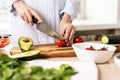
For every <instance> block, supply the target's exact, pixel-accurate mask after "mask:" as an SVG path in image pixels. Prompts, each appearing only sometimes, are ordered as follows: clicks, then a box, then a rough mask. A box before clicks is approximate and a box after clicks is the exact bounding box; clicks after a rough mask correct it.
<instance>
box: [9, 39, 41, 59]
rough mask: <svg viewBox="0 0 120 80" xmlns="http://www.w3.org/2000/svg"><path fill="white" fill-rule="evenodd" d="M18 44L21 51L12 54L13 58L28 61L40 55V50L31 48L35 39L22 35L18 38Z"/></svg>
mask: <svg viewBox="0 0 120 80" xmlns="http://www.w3.org/2000/svg"><path fill="white" fill-rule="evenodd" d="M18 44H19V47H20V49H21V52H19V53H17V54H13V55H11V56H10V57H11V58H16V59H19V60H24V61H28V60H32V59H36V58H38V57H39V56H40V50H31V47H32V46H33V40H32V39H31V38H29V37H20V38H19V39H18Z"/></svg>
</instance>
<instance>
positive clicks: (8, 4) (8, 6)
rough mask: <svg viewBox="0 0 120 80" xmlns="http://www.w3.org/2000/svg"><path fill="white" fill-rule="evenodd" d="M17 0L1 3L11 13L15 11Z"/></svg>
mask: <svg viewBox="0 0 120 80" xmlns="http://www.w3.org/2000/svg"><path fill="white" fill-rule="evenodd" d="M15 1H17V0H1V1H0V3H1V5H3V7H4V8H6V9H7V10H9V11H13V7H12V5H13V3H14V2H15Z"/></svg>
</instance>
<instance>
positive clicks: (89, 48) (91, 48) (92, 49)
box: [85, 46, 95, 51]
mask: <svg viewBox="0 0 120 80" xmlns="http://www.w3.org/2000/svg"><path fill="white" fill-rule="evenodd" d="M85 49H86V50H91V51H95V48H93V47H92V46H90V47H87V48H85Z"/></svg>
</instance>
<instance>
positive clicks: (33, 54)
mask: <svg viewBox="0 0 120 80" xmlns="http://www.w3.org/2000/svg"><path fill="white" fill-rule="evenodd" d="M39 55H40V50H31V51H27V52H20V53H19V54H14V55H11V56H10V57H11V58H17V59H19V60H24V61H29V60H32V59H35V58H38V57H39Z"/></svg>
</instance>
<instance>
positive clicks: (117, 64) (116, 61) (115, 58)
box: [114, 53, 120, 68]
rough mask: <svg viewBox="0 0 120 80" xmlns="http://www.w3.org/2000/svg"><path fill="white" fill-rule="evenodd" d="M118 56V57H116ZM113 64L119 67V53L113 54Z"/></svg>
mask: <svg viewBox="0 0 120 80" xmlns="http://www.w3.org/2000/svg"><path fill="white" fill-rule="evenodd" d="M117 56H119V58H118V57H117ZM114 62H115V65H116V66H117V67H118V68H120V53H119V54H117V55H115V56H114Z"/></svg>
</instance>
